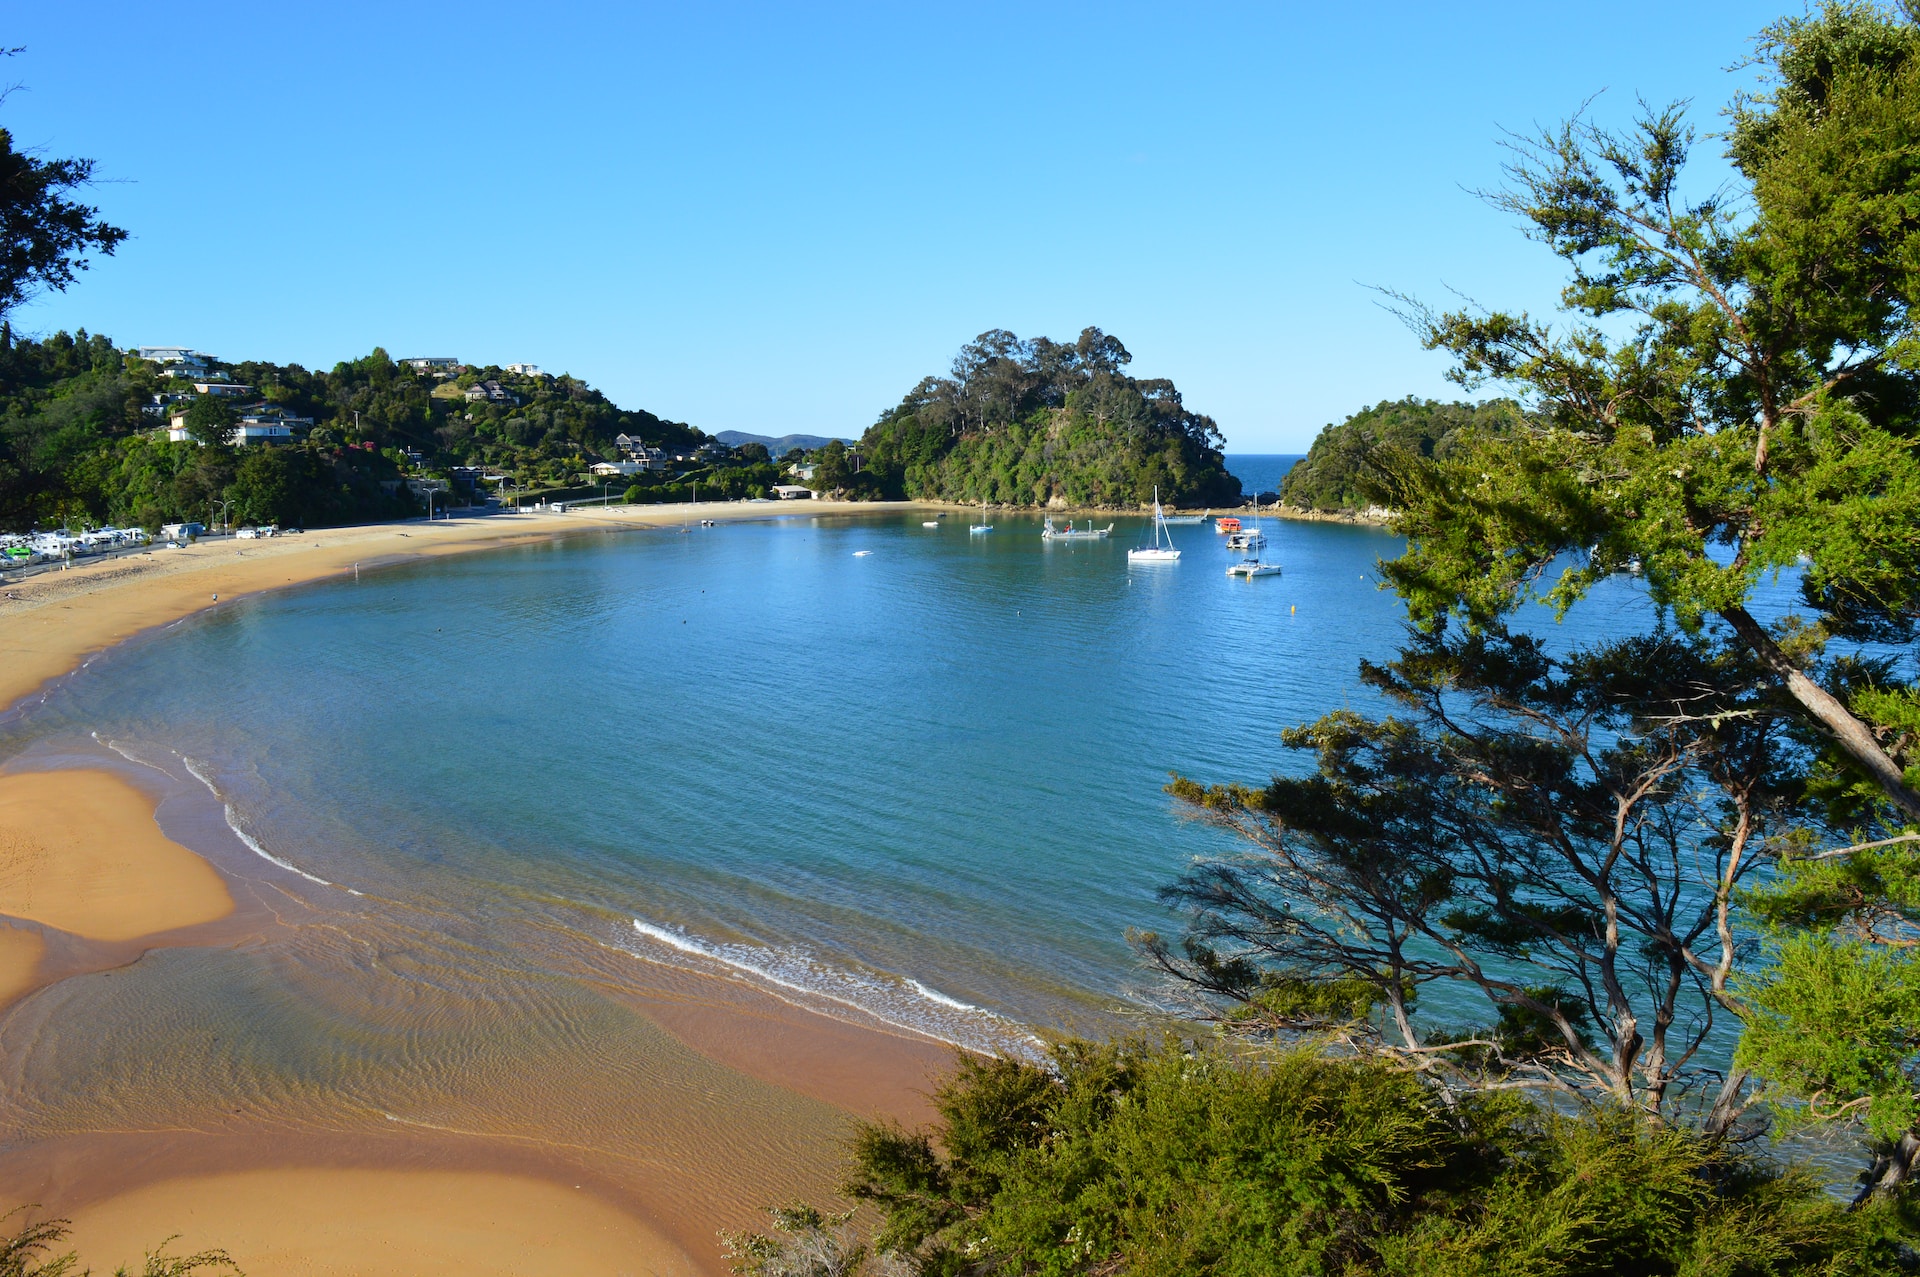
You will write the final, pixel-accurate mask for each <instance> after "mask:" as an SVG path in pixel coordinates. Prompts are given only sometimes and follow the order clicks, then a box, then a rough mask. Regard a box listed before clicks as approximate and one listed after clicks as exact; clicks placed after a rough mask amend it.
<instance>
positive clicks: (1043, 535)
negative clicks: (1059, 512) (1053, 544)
mask: <svg viewBox="0 0 1920 1277" xmlns="http://www.w3.org/2000/svg"><path fill="white" fill-rule="evenodd" d="M1111 535H1113V525H1112V524H1111V523H1109V524H1108V525H1107V526H1106V527H1104V528H1096V527H1094V526H1093V525H1092V523H1088V525H1087V526H1086V527H1084V528H1076V527H1074V526H1073V521H1072V520H1071V519H1069V520H1068V521H1067V526H1066V527H1064V528H1056V527H1054V526H1053V516H1052V515H1048V516H1047V522H1046V526H1045V527H1043V528H1041V529H1040V539H1041V540H1042V541H1095V540H1100V539H1103V538H1105V537H1109V536H1111Z"/></svg>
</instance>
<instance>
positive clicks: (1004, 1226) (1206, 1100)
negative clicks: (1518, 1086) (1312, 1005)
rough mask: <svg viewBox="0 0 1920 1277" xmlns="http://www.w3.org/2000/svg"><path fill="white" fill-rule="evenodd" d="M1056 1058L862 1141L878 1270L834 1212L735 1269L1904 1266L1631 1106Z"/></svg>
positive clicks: (965, 1075)
mask: <svg viewBox="0 0 1920 1277" xmlns="http://www.w3.org/2000/svg"><path fill="white" fill-rule="evenodd" d="M1054 1065H1055V1068H1054V1069H1053V1070H1049V1069H1044V1068H1039V1067H1035V1066H1032V1065H1028V1064H1021V1063H1017V1062H1013V1061H1008V1060H987V1061H982V1060H976V1059H972V1058H969V1057H962V1058H961V1059H960V1062H959V1065H958V1068H957V1070H956V1072H955V1073H954V1075H953V1076H952V1077H951V1078H949V1079H948V1080H947V1081H946V1082H945V1083H944V1084H943V1085H942V1086H941V1087H940V1088H939V1089H938V1090H937V1091H936V1093H935V1107H936V1109H937V1111H938V1113H939V1120H938V1122H937V1123H936V1124H935V1126H934V1128H933V1129H932V1130H930V1131H908V1130H904V1129H901V1128H899V1127H897V1126H889V1125H874V1126H867V1127H864V1128H862V1129H861V1131H860V1132H859V1134H858V1135H857V1137H856V1139H855V1142H854V1149H853V1169H852V1173H851V1175H850V1177H849V1180H848V1184H847V1191H848V1193H849V1194H850V1195H851V1196H852V1197H853V1198H855V1199H856V1200H857V1201H860V1202H865V1203H871V1204H872V1205H873V1206H874V1207H877V1208H878V1211H879V1216H880V1222H879V1227H878V1229H877V1231H876V1232H875V1234H874V1236H873V1237H872V1238H871V1243H870V1244H871V1249H872V1252H873V1254H874V1256H875V1257H876V1258H875V1259H874V1260H872V1261H868V1262H867V1266H866V1267H862V1266H861V1264H862V1262H863V1259H864V1255H863V1252H862V1250H861V1248H860V1247H859V1246H857V1245H855V1244H854V1242H853V1241H852V1239H850V1238H846V1237H844V1236H843V1237H839V1238H837V1239H835V1240H836V1244H835V1245H834V1246H831V1247H826V1248H822V1246H821V1241H822V1238H821V1237H820V1236H818V1235H817V1234H819V1233H820V1232H822V1231H823V1230H825V1229H827V1228H838V1227H844V1218H843V1217H838V1216H833V1217H823V1216H814V1217H813V1218H814V1219H815V1220H816V1222H817V1223H818V1224H819V1225H820V1227H819V1228H817V1229H814V1230H809V1229H807V1228H806V1227H805V1224H806V1222H807V1219H806V1216H805V1215H804V1213H802V1212H796V1211H792V1210H789V1211H786V1212H781V1213H780V1214H781V1221H782V1222H781V1229H782V1233H781V1235H780V1236H775V1237H759V1238H736V1239H734V1240H735V1241H736V1242H738V1243H741V1244H740V1245H738V1246H736V1248H735V1250H734V1252H733V1253H734V1255H735V1257H736V1260H737V1261H738V1266H737V1267H736V1269H735V1271H737V1272H741V1273H749V1274H757V1275H761V1277H773V1275H774V1274H821V1275H823V1277H824V1275H825V1274H831V1273H856V1272H865V1273H868V1274H877V1273H881V1272H888V1271H891V1272H902V1271H904V1272H913V1273H919V1274H939V1275H941V1277H957V1275H959V1274H1000V1273H1034V1274H1081V1273H1085V1274H1116V1273H1125V1274H1129V1277H1148V1275H1152V1277H1192V1275H1194V1274H1219V1275H1221V1277H1229V1275H1231V1277H1255V1275H1262V1277H1264V1275H1270V1274H1302V1275H1303V1277H1304V1275H1305V1274H1360V1273H1368V1274H1376V1273H1387V1274H1421V1275H1423V1277H1431V1275H1439V1274H1460V1275H1462V1277H1465V1275H1467V1274H1474V1275H1476V1277H1477V1275H1481V1274H1497V1275H1499V1277H1560V1275H1562V1274H1567V1275H1572V1274H1600V1273H1609V1274H1612V1273H1619V1274H1647V1275H1649V1277H1651V1275H1653V1274H1675V1275H1676V1277H1678V1275H1680V1274H1686V1275H1689V1277H1691V1275H1695V1274H1699V1275H1705V1274H1715V1275H1717V1277H1746V1275H1752V1277H1760V1275H1762V1274H1787V1273H1795V1274H1804V1273H1831V1274H1840V1273H1848V1274H1854V1273H1861V1274H1865V1273H1880V1272H1889V1273H1891V1272H1901V1271H1910V1268H1909V1265H1910V1264H1911V1263H1912V1261H1913V1252H1912V1251H1911V1250H1910V1249H1909V1248H1908V1247H1907V1246H1906V1245H1905V1244H1904V1243H1903V1242H1902V1240H1901V1238H1902V1237H1903V1236H1908V1235H1910V1231H1909V1228H1908V1224H1907V1221H1906V1219H1905V1217H1904V1210H1905V1207H1904V1204H1903V1203H1902V1202H1901V1201H1899V1200H1892V1201H1887V1202H1880V1203H1875V1204H1872V1205H1870V1206H1868V1207H1867V1208H1865V1209H1862V1210H1856V1211H1849V1210H1847V1209H1846V1207H1845V1206H1844V1204H1842V1203H1840V1202H1838V1201H1836V1200H1835V1199H1834V1198H1832V1197H1831V1196H1829V1195H1828V1194H1827V1193H1826V1192H1824V1191H1823V1190H1822V1188H1821V1186H1820V1184H1819V1183H1818V1182H1817V1181H1816V1180H1815V1179H1814V1178H1813V1177H1812V1176H1811V1175H1809V1174H1807V1173H1805V1172H1803V1171H1799V1170H1796V1169H1792V1168H1788V1167H1783V1166H1780V1165H1777V1164H1774V1163H1771V1162H1768V1161H1765V1160H1762V1159H1760V1158H1757V1157H1754V1156H1752V1155H1750V1154H1747V1153H1743V1152H1741V1151H1739V1150H1737V1149H1735V1148H1733V1147H1731V1146H1729V1145H1727V1144H1725V1143H1715V1142H1709V1141H1706V1140H1703V1139H1701V1138H1699V1137H1698V1136H1696V1135H1693V1134H1690V1133H1688V1132H1685V1131H1680V1130H1675V1129H1670V1128H1669V1129H1661V1128H1657V1127H1655V1126H1653V1125H1651V1124H1649V1123H1648V1122H1647V1121H1646V1120H1645V1119H1644V1118H1640V1117H1634V1116H1629V1115H1627V1114H1622V1113H1598V1112H1596V1113H1592V1114H1589V1115H1587V1116H1584V1117H1571V1116H1566V1115H1561V1114H1556V1113H1553V1112H1551V1111H1548V1110H1546V1109H1543V1108H1541V1107H1539V1106H1537V1105H1535V1104H1532V1103H1530V1102H1528V1101H1526V1100H1524V1099H1521V1098H1519V1097H1518V1096H1516V1095H1514V1094H1511V1093H1507V1094H1501V1095H1494V1096H1487V1095H1479V1096H1470V1097H1467V1098H1465V1099H1459V1100H1456V1101H1455V1102H1454V1104H1453V1106H1452V1107H1449V1106H1447V1105H1446V1104H1444V1103H1442V1102H1441V1101H1440V1100H1439V1099H1438V1098H1436V1096H1435V1095H1434V1093H1433V1092H1432V1091H1430V1090H1429V1089H1428V1088H1427V1087H1426V1086H1424V1085H1423V1084H1422V1083H1421V1082H1420V1081H1419V1080H1418V1079H1417V1078H1415V1077H1414V1076H1413V1075H1411V1074H1409V1073H1408V1072H1406V1071H1404V1070H1401V1069H1398V1068H1394V1067H1391V1066H1389V1065H1386V1064H1383V1063H1378V1062H1371V1061H1365V1060H1351V1059H1330V1058H1327V1057H1326V1056H1324V1055H1321V1054H1317V1053H1315V1052H1313V1051H1310V1050H1294V1051H1286V1052H1278V1053H1266V1054H1262V1055H1258V1056H1256V1055H1250V1054H1230V1053H1228V1052H1227V1051H1225V1050H1223V1049H1214V1048H1207V1049H1198V1050H1196V1049H1190V1048H1186V1047H1183V1046H1182V1045H1181V1044H1179V1043H1177V1042H1174V1041H1171V1040H1170V1041H1168V1042H1167V1043H1164V1044H1162V1045H1158V1046H1153V1045H1147V1044H1143V1043H1138V1042H1134V1043H1122V1044H1115V1045H1105V1046H1100V1045H1093V1044H1089V1043H1071V1044H1068V1045H1066V1046H1063V1047H1061V1048H1059V1049H1058V1050H1057V1051H1056V1052H1055V1058H1054ZM751 1241H757V1242H758V1243H759V1245H758V1249H754V1248H753V1247H752V1246H750V1245H748V1244H746V1243H748V1242H751ZM806 1247H811V1248H812V1249H811V1251H810V1253H811V1254H812V1255H814V1256H816V1257H818V1258H819V1259H820V1260H822V1261H826V1262H823V1263H821V1264H819V1265H816V1266H809V1265H808V1263H807V1262H806V1261H805V1260H804V1259H803V1258H802V1250H803V1248H806ZM829 1257H830V1259H829ZM877 1264H884V1265H885V1267H884V1268H882V1267H877V1266H875V1265H877Z"/></svg>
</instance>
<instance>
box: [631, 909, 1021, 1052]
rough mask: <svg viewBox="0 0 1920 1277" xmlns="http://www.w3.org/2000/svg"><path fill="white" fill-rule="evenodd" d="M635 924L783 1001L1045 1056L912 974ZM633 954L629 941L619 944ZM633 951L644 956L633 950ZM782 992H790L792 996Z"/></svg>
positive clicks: (1015, 1032)
mask: <svg viewBox="0 0 1920 1277" xmlns="http://www.w3.org/2000/svg"><path fill="white" fill-rule="evenodd" d="M633 929H634V931H635V932H637V933H638V934H639V935H641V936H643V937H645V938H646V939H648V940H651V941H653V942H655V943H656V944H662V945H665V946H667V947H668V948H670V949H672V950H674V951H676V952H678V953H683V954H687V955H689V956H691V957H695V958H701V959H705V960H706V961H709V962H713V963H717V964H719V965H721V966H723V967H727V968H729V969H730V970H733V971H737V972H739V973H740V974H742V975H745V976H748V977H749V978H751V979H752V980H754V981H756V982H757V983H760V984H762V985H771V986H773V987H772V988H771V989H769V990H768V991H769V992H771V993H773V994H774V995H775V996H776V997H781V999H782V1000H783V1001H787V1002H791V1003H793V1004H794V1005H795V1006H799V1007H801V1008H802V1009H805V1010H811V1011H819V1010H821V1008H820V1007H819V1006H818V1005H809V1002H830V1003H834V1004H836V1005H838V1006H842V1007H845V1008H847V1009H848V1010H851V1011H855V1012H858V1013H859V1014H860V1015H862V1016H865V1017H866V1018H868V1019H870V1020H877V1021H879V1022H880V1023H881V1024H885V1025H888V1026H889V1027H892V1028H896V1029H903V1030H905V1031H906V1032H908V1033H913V1034H916V1035H918V1036H920V1037H926V1038H932V1039H934V1040H935V1041H938V1042H945V1043H947V1044H948V1045H949V1046H957V1047H960V1048H962V1049H963V1050H968V1051H981V1052H985V1053H987V1054H991V1055H1009V1054H1011V1055H1020V1056H1025V1057H1028V1058H1032V1059H1039V1058H1042V1057H1043V1056H1044V1054H1045V1050H1046V1047H1045V1044H1044V1043H1042V1042H1041V1041H1040V1040H1039V1039H1038V1038H1036V1037H1034V1036H1033V1035H1032V1034H1031V1033H1028V1032H1027V1031H1026V1030H1025V1029H1024V1028H1022V1027H1021V1026H1020V1025H1018V1024H1016V1023H1015V1022H1013V1021H1012V1020H1009V1019H1007V1018H1006V1017H1005V1016H1003V1015H998V1014H996V1013H994V1012H992V1011H989V1010H987V1009H985V1008H984V1007H978V1006H975V1005H973V1004H972V1003H970V1002H962V1001H961V1000H960V999H958V998H953V997H949V996H948V995H946V994H944V993H941V992H940V991H939V990H937V989H932V988H929V987H928V986H926V985H924V984H922V983H921V982H920V981H918V980H915V979H913V978H912V977H911V976H907V977H901V978H900V979H897V980H893V979H888V978H886V977H884V976H879V975H863V974H861V973H859V972H855V971H849V970H846V969H844V968H840V967H833V966H829V965H827V964H825V963H823V962H821V961H819V960H818V959H817V958H815V957H813V956H812V955H811V954H809V953H807V952H806V951H805V950H803V949H800V948H797V947H790V948H778V949H776V948H770V947H767V946H764V945H751V944H721V943H717V942H713V941H707V940H702V939H699V938H697V937H694V936H690V935H687V934H686V933H685V932H683V931H678V930H674V929H670V928H667V927H662V926H657V925H655V924H654V923H651V922H646V921H644V920H642V919H640V918H635V919H634V920H633ZM617 947H619V948H621V949H622V950H623V951H625V952H629V953H632V952H633V951H632V950H630V949H627V948H626V946H624V945H621V946H617ZM634 956H635V957H640V958H646V957H647V956H648V955H646V954H643V953H635V954H634ZM782 991H784V994H791V995H794V996H792V997H787V996H784V994H783V993H782Z"/></svg>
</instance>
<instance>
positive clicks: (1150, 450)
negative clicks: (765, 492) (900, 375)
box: [813, 328, 1240, 506]
mask: <svg viewBox="0 0 1920 1277" xmlns="http://www.w3.org/2000/svg"><path fill="white" fill-rule="evenodd" d="M1132 358H1133V356H1132V355H1130V354H1129V353H1128V352H1127V349H1126V347H1124V346H1122V345H1121V344H1120V342H1119V340H1118V339H1116V338H1114V337H1111V336H1108V335H1107V334H1105V333H1103V332H1101V331H1100V330H1099V329H1097V328H1088V329H1086V330H1085V331H1083V332H1082V333H1081V334H1080V336H1079V338H1078V339H1077V340H1076V341H1074V342H1072V343H1066V342H1055V341H1051V340H1049V339H1047V338H1045V337H1036V338H1034V339H1032V340H1030V341H1025V340H1022V339H1020V338H1018V337H1016V336H1014V335H1013V334H1012V333H1010V332H1006V331H1004V330H1002V329H995V330H993V331H991V332H986V333H982V334H981V335H980V336H979V337H977V338H976V339H974V341H973V342H971V343H969V344H968V345H967V346H964V347H962V348H961V351H960V353H959V355H958V356H956V357H955V359H954V362H953V370H952V376H950V377H928V378H926V379H924V380H923V381H921V382H920V384H919V385H917V386H915V387H914V388H913V389H912V390H911V391H909V392H908V393H907V395H906V397H905V398H903V399H902V400H901V401H900V403H899V405H898V406H897V407H894V408H892V409H890V410H888V411H887V412H884V413H882V414H881V416H880V419H879V420H878V421H877V422H875V423H874V425H873V426H871V427H870V428H869V429H868V430H867V432H866V434H865V435H864V436H863V437H862V439H861V443H860V447H861V452H862V453H863V454H864V457H865V465H864V467H863V469H862V470H861V471H860V472H859V473H858V474H856V473H854V472H853V471H852V470H851V469H850V468H849V467H847V466H845V465H843V464H842V463H843V462H844V456H843V455H842V454H836V453H835V452H834V449H835V448H836V447H838V446H839V445H829V447H828V448H826V449H824V450H823V452H822V457H823V469H822V471H821V472H819V473H818V474H816V477H815V481H814V484H813V486H814V487H815V488H816V489H818V490H821V491H834V490H845V491H847V492H848V493H849V494H851V495H854V496H860V497H865V496H888V497H900V496H908V497H916V498H930V499H935V500H943V501H968V502H977V501H981V500H988V501H992V502H995V503H997V504H1005V505H1016V506H1031V505H1045V504H1048V503H1049V502H1064V503H1066V504H1069V505H1076V506H1090V505H1091V506H1136V505H1138V504H1140V503H1142V502H1145V501H1148V500H1150V499H1151V498H1152V495H1153V491H1154V488H1155V487H1156V486H1157V487H1158V488H1159V491H1160V496H1161V499H1162V500H1164V501H1167V502H1169V503H1170V504H1179V505H1229V504H1235V503H1237V502H1238V501H1239V498H1240V487H1239V481H1238V480H1236V479H1234V478H1233V477H1232V476H1231V475H1229V474H1227V472H1226V466H1225V461H1224V459H1223V458H1222V456H1221V453H1220V449H1221V448H1222V447H1223V446H1224V442H1225V441H1224V440H1223V438H1222V437H1221V435H1220V431H1219V428H1218V427H1217V426H1216V425H1215V424H1214V422H1213V419H1212V418H1210V417H1205V416H1201V415H1199V414H1197V413H1194V412H1191V411H1189V410H1188V409H1187V408H1186V406H1185V405H1184V404H1183V403H1182V401H1181V398H1180V392H1179V391H1178V390H1177V389H1175V387H1174V384H1173V383H1172V382H1171V381H1166V380H1143V379H1139V378H1135V377H1131V376H1128V375H1127V374H1126V373H1124V372H1123V371H1122V369H1123V368H1124V367H1125V366H1126V365H1127V364H1128V363H1129V362H1131V361H1132ZM843 451H844V450H843Z"/></svg>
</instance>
